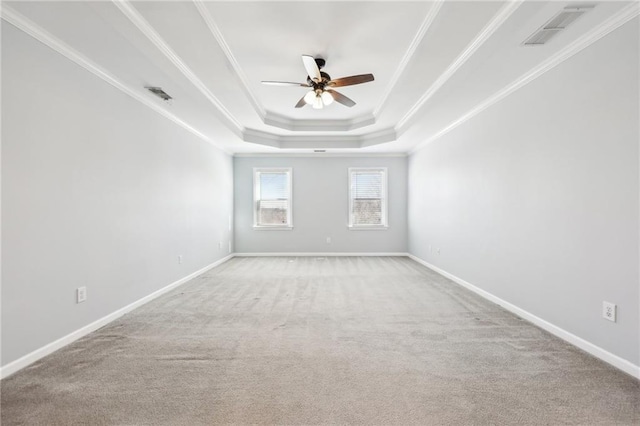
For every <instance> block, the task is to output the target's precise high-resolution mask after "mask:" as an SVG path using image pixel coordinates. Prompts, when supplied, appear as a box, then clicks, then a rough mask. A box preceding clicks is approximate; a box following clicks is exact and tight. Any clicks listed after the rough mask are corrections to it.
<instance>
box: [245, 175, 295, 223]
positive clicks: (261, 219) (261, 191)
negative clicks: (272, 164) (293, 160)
mask: <svg viewBox="0 0 640 426" xmlns="http://www.w3.org/2000/svg"><path fill="white" fill-rule="evenodd" d="M253 185H254V186H253V196H254V226H255V227H267V228H290V227H291V226H292V224H291V169H254V180H253Z"/></svg>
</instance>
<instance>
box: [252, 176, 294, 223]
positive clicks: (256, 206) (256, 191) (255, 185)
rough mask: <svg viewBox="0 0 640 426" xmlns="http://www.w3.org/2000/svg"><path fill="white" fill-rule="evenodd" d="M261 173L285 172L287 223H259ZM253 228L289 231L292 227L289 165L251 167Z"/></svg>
mask: <svg viewBox="0 0 640 426" xmlns="http://www.w3.org/2000/svg"><path fill="white" fill-rule="evenodd" d="M262 173H285V174H286V175H287V183H288V185H287V186H288V188H287V189H288V191H287V197H288V198H287V200H288V202H289V203H288V209H287V223H286V224H282V225H280V224H278V225H261V224H259V223H258V219H259V217H260V215H259V201H261V198H259V195H261V194H260V175H261V174H262ZM253 229H254V230H260V231H290V230H292V229H293V168H291V167H254V168H253Z"/></svg>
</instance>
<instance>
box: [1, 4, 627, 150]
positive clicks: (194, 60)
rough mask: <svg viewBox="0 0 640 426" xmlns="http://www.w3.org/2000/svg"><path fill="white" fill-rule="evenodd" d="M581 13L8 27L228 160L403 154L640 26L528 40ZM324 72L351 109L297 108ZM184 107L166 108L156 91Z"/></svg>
mask: <svg viewBox="0 0 640 426" xmlns="http://www.w3.org/2000/svg"><path fill="white" fill-rule="evenodd" d="M576 5H580V6H584V5H585V3H572V2H558V1H550V2H542V1H523V2H504V1H500V2H499V1H496V2H491V1H482V2H477V1H468V2H465V1H435V2H424V1H422V2H418V1H413V2H399V1H372V2H366V1H356V2H342V1H329V2H310V1H297V2H293V1H284V2H283V1H281V2H271V1H258V2H247V1H226V2H222V1H210V2H203V1H184V2H180V1H171V2H167V1H159V2H155V1H137V2H135V1H131V2H126V1H114V2H93V1H86V2H82V1H78V2H55V1H47V2H3V9H2V17H3V19H4V20H5V21H6V22H8V23H10V24H12V25H15V26H16V27H18V28H20V29H22V30H23V31H26V32H28V33H29V34H31V35H32V36H34V37H36V38H37V39H39V40H40V41H42V42H43V43H45V44H47V45H49V46H50V47H52V48H53V49H55V50H57V51H59V52H60V53H62V54H63V55H65V56H67V57H68V58H69V59H70V60H73V61H75V62H76V63H78V64H79V65H81V66H83V67H85V68H87V69H88V70H89V71H91V72H94V73H95V74H96V75H97V76H99V77H100V78H103V79H104V80H105V81H107V82H108V83H110V84H112V85H114V86H115V87H117V88H119V89H120V90H123V91H124V92H125V93H127V94H129V95H130V96H132V97H134V98H136V99H137V100H139V101H141V102H143V103H145V104H147V105H148V106H150V107H151V108H153V109H155V110H157V111H158V112H159V113H161V114H163V115H165V116H166V117H167V118H169V119H172V120H174V121H175V122H176V123H178V124H180V125H182V126H183V127H185V128H187V129H188V130H189V131H192V132H194V133H196V134H197V135H198V136H200V137H202V138H203V139H206V140H208V141H210V142H211V143H214V144H216V145H218V146H220V147H221V148H223V149H225V150H226V151H228V152H231V153H280V154H281V153H287V152H296V153H300V152H312V151H313V150H314V149H326V150H328V151H330V152H349V153H351V152H363V153H406V152H410V151H411V150H414V149H416V148H417V147H419V146H420V145H421V144H424V143H428V142H429V141H431V140H434V139H435V138H437V137H438V136H439V135H441V134H443V133H444V132H446V131H448V130H449V129H451V128H453V127H455V126H456V125H458V124H460V123H461V122H464V120H466V119H468V118H469V117H471V116H473V115H475V114H477V113H479V112H480V111H482V110H483V109H484V108H488V107H490V105H491V104H492V103H494V102H498V101H499V100H500V99H501V98H502V97H504V96H507V95H508V94H509V93H511V92H512V91H513V90H517V88H518V87H520V86H521V85H523V84H526V83H527V82H528V81H531V80H532V79H533V78H536V77H537V76H538V75H541V74H542V73H544V72H545V71H546V70H548V69H550V68H552V67H553V66H555V65H556V64H558V63H561V62H562V61H563V60H565V59H566V58H568V57H570V56H571V55H573V54H575V53H577V52H578V51H580V50H581V49H583V48H584V47H586V46H588V45H589V44H591V43H593V42H594V41H596V40H597V39H599V38H600V37H602V36H603V35H605V34H607V33H608V32H610V31H612V30H613V29H615V28H617V27H618V26H620V25H622V24H623V23H625V22H627V21H628V20H630V19H632V18H633V17H635V16H637V15H638V5H637V3H636V2H603V3H598V4H596V3H590V4H589V6H593V7H592V8H591V9H590V10H589V11H588V12H587V13H585V14H584V15H583V16H582V17H580V18H579V19H578V20H576V21H575V22H574V23H573V24H572V25H571V26H570V27H568V28H567V29H566V30H565V31H562V33H560V34H559V35H558V36H556V37H554V38H553V39H552V40H551V41H550V42H549V43H547V44H545V45H543V46H535V47H531V46H524V45H523V42H524V40H525V39H526V38H527V37H529V36H530V35H531V34H533V33H534V32H535V31H537V30H538V29H540V27H541V25H543V24H544V23H545V22H547V21H548V20H549V19H550V18H551V17H552V16H554V15H555V14H556V13H558V12H559V11H562V10H563V9H564V8H565V7H568V6H576ZM302 54H308V55H312V56H315V57H322V58H324V59H325V60H326V66H325V67H324V69H323V71H325V72H327V73H329V74H330V75H331V77H333V78H338V77H343V76H348V75H354V74H364V73H372V74H374V76H375V81H373V82H370V83H366V84H362V85H357V86H349V87H342V88H340V89H339V91H340V92H342V93H343V94H345V95H346V96H348V97H350V98H351V99H353V100H354V101H355V102H356V103H357V104H356V105H355V106H354V107H353V108H347V107H345V106H343V105H340V104H337V103H335V102H334V103H333V104H332V105H329V106H327V107H325V108H323V109H321V110H315V109H312V108H311V107H309V106H306V107H303V108H298V109H296V108H294V105H295V104H296V103H297V102H298V100H299V99H300V98H301V97H302V96H303V95H304V94H305V93H306V91H308V90H309V89H306V88H303V87H277V86H266V85H263V84H261V83H260V82H261V80H282V81H294V82H304V81H305V79H306V72H305V70H304V67H303V65H302V61H301V55H302ZM147 86H157V87H162V89H163V90H164V91H165V92H167V93H168V94H169V95H171V96H172V97H173V99H172V100H171V101H170V102H165V101H163V100H161V99H160V98H157V97H155V96H154V95H153V94H151V93H150V92H148V91H147V90H146V89H145V87H147Z"/></svg>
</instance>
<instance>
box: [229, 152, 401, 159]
mask: <svg viewBox="0 0 640 426" xmlns="http://www.w3.org/2000/svg"><path fill="white" fill-rule="evenodd" d="M233 156H234V157H240V158H252V157H256V158H259V157H267V158H268V157H272V158H273V157H277V158H280V157H287V158H294V157H351V158H366V157H373V158H384V157H407V154H406V153H404V152H389V153H375V152H372V153H358V152H352V153H348V152H298V153H296V152H283V153H264V152H263V153H259V152H258V153H253V154H251V153H243V152H239V153H236V154H233Z"/></svg>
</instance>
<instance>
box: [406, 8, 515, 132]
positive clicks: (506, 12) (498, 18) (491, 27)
mask: <svg viewBox="0 0 640 426" xmlns="http://www.w3.org/2000/svg"><path fill="white" fill-rule="evenodd" d="M523 1H524V0H515V1H509V2H508V3H506V4H505V5H504V6H503V7H501V8H500V10H499V11H498V13H496V15H495V16H494V17H493V19H492V20H491V22H489V23H488V24H487V25H486V26H485V27H484V28H483V29H482V30H481V31H480V33H478V35H477V36H476V37H475V38H474V39H473V41H472V42H471V43H470V44H469V45H468V46H467V47H466V49H465V50H464V51H463V52H462V53H461V54H460V55H459V56H458V57H457V58H456V60H455V61H453V63H452V64H451V65H449V67H448V68H447V69H446V70H445V72H443V73H442V74H441V75H440V77H438V79H437V80H436V81H434V82H433V84H432V85H431V86H430V87H429V88H428V89H427V91H426V92H424V93H423V95H422V96H421V97H420V99H418V101H417V102H416V103H415V104H414V105H413V106H412V107H411V108H410V109H409V111H408V112H407V113H406V114H405V115H404V117H402V118H401V119H400V121H398V123H397V124H396V129H397V130H398V133H402V132H403V131H404V128H405V126H406V125H407V124H408V122H409V121H410V120H411V119H412V118H413V116H414V115H415V114H416V113H417V112H418V111H419V110H420V108H422V106H423V105H424V104H425V103H426V102H427V101H428V100H429V99H431V97H432V96H433V95H434V94H435V93H436V92H437V91H438V90H439V89H440V88H441V87H442V86H443V85H444V84H445V83H446V82H447V81H448V80H449V79H450V78H451V77H452V76H453V75H454V74H455V73H456V71H458V69H459V68H460V67H461V66H462V65H464V63H465V62H467V61H468V60H469V58H471V57H472V56H473V54H474V53H475V52H476V51H477V50H478V49H479V48H480V47H481V46H482V45H483V44H484V43H485V42H486V41H487V40H488V39H489V37H491V36H492V35H493V33H495V31H496V30H497V29H498V28H500V27H501V26H502V24H504V23H505V22H506V20H507V19H509V17H510V16H511V15H512V14H513V12H515V11H516V9H518V7H520V5H521V4H522V3H523Z"/></svg>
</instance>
